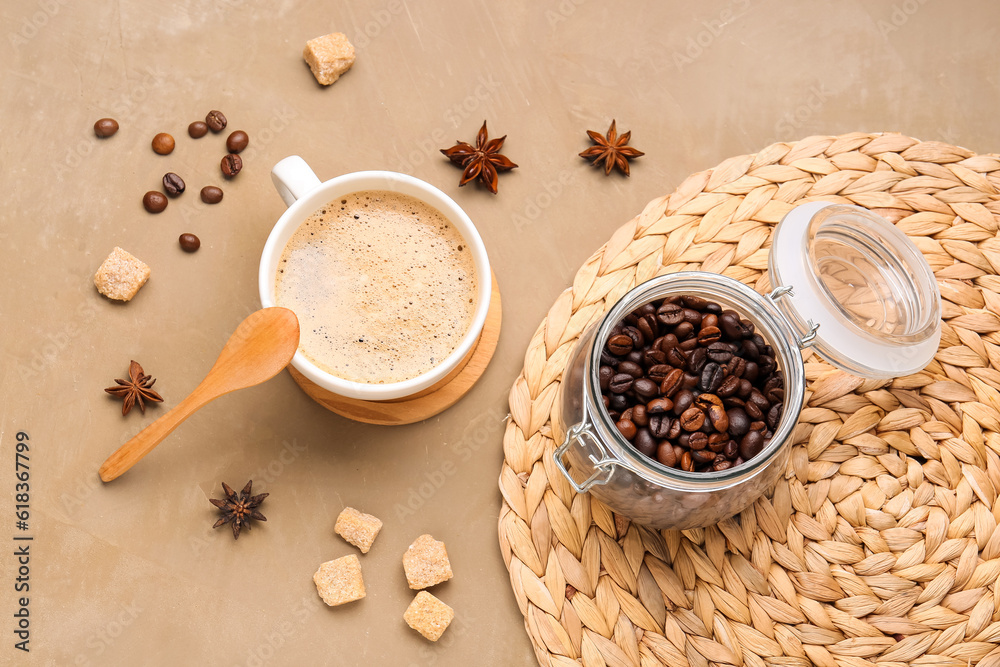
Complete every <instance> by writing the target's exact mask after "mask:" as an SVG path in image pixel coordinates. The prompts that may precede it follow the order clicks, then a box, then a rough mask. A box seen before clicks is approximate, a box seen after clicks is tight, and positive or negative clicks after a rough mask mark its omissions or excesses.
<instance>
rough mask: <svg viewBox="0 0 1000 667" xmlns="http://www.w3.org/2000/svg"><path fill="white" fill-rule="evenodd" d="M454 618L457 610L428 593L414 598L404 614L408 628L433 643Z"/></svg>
mask: <svg viewBox="0 0 1000 667" xmlns="http://www.w3.org/2000/svg"><path fill="white" fill-rule="evenodd" d="M453 618H455V610H454V609H452V608H451V607H449V606H448V605H446V604H445V603H444V602H441V600H438V599H437V598H436V597H434V596H433V595H431V594H430V593H428V592H427V591H420V592H419V593H417V597H415V598H413V602H411V603H410V606H409V607H407V608H406V612H405V613H404V614H403V620H404V621H406V624H407V625H408V626H410V627H411V628H413V629H414V630H416V631H417V632H419V633H420V634H422V635H423V636H424V638H426V639H429V640H431V641H432V642H436V641H437V640H438V639H440V638H441V635H443V634H444V631H445V630H447V629H448V626H449V625H450V624H451V621H452V619H453Z"/></svg>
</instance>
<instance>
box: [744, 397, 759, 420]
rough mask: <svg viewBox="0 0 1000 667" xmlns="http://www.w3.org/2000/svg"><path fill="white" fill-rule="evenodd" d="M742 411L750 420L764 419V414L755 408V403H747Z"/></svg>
mask: <svg viewBox="0 0 1000 667" xmlns="http://www.w3.org/2000/svg"><path fill="white" fill-rule="evenodd" d="M743 409H744V410H746V413H747V416H748V417H750V419H762V418H763V417H764V412H763V411H762V410H761V409H760V408H759V407H757V404H756V403H753V402H751V401H747V402H746V407H744V408H743Z"/></svg>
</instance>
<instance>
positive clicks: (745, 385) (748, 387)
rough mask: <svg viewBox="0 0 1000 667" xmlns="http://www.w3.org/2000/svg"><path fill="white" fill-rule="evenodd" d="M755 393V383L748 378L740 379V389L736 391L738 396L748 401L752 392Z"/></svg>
mask: <svg viewBox="0 0 1000 667" xmlns="http://www.w3.org/2000/svg"><path fill="white" fill-rule="evenodd" d="M752 391H753V383H752V382H750V380H747V379H746V378H741V379H740V388H739V389H737V390H736V395H737V396H739V397H740V398H742V399H743V400H746V399H747V397H749V396H750V392H752Z"/></svg>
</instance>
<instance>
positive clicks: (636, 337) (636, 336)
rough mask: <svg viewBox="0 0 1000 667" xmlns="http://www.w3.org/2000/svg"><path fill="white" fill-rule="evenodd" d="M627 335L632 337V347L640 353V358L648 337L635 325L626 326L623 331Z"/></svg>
mask: <svg viewBox="0 0 1000 667" xmlns="http://www.w3.org/2000/svg"><path fill="white" fill-rule="evenodd" d="M622 333H624V334H625V335H626V336H628V337H629V338H631V339H632V347H633V348H634V351H635V352H638V353H639V358H640V359H641V358H642V346H643V345H645V344H646V337H645V336H643V335H642V332H641V331H639V330H638V329H636V328H635V327H625V331H623V332H622Z"/></svg>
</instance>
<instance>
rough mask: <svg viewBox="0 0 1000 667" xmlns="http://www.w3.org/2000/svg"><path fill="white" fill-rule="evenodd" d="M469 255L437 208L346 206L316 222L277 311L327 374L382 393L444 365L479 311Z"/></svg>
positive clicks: (280, 283) (374, 199)
mask: <svg viewBox="0 0 1000 667" xmlns="http://www.w3.org/2000/svg"><path fill="white" fill-rule="evenodd" d="M476 293H477V283H476V275H475V269H474V266H473V261H472V252H471V250H470V249H469V247H468V244H467V243H466V242H465V239H463V238H462V235H461V234H460V233H459V231H458V230H457V229H456V228H455V226H454V225H452V224H451V223H450V222H449V221H448V219H447V218H445V216H444V215H443V214H442V213H441V212H440V211H438V210H437V209H436V208H434V207H433V206H431V205H429V204H427V203H425V202H422V201H420V200H419V199H415V198H413V197H409V196H407V195H402V194H399V193H395V192H388V191H381V190H368V191H362V192H355V193H352V194H349V195H345V196H343V197H340V198H338V199H336V200H334V201H331V202H329V203H328V204H327V205H325V206H324V207H322V208H321V209H319V210H317V211H316V212H315V213H313V214H312V215H311V216H309V217H308V218H307V219H306V220H305V221H303V223H302V224H301V225H300V226H299V228H298V229H297V230H296V231H295V233H294V234H293V235H292V238H291V239H289V241H288V244H287V245H286V246H285V249H284V251H283V252H282V255H281V260H280V262H279V263H278V274H277V278H276V280H275V301H276V303H277V305H279V306H284V307H286V308H289V309H291V310H292V311H294V312H295V314H296V316H298V318H299V328H300V331H301V334H300V339H299V349H300V350H301V351H302V353H303V354H304V355H305V356H306V357H307V358H308V359H309V360H310V361H312V362H313V363H314V364H315V365H316V366H318V367H319V368H320V369H322V370H324V371H326V372H328V373H330V374H331V375H335V376H337V377H340V378H343V379H345V380H351V381H353V382H362V383H366V384H385V383H389V382H401V381H403V380H408V379H410V378H414V377H416V376H418V375H420V374H422V373H425V372H427V371H429V370H431V369H432V368H434V367H435V366H437V365H439V364H440V363H441V362H442V361H444V359H445V358H446V357H447V356H448V355H449V354H451V353H452V352H453V351H454V350H455V349H456V348H457V347H458V346H459V345H460V344H461V342H462V338H463V337H464V336H465V334H466V332H467V331H468V330H469V326H470V325H471V323H472V318H473V316H474V314H475V310H476V299H477V296H476Z"/></svg>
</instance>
